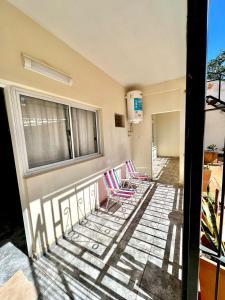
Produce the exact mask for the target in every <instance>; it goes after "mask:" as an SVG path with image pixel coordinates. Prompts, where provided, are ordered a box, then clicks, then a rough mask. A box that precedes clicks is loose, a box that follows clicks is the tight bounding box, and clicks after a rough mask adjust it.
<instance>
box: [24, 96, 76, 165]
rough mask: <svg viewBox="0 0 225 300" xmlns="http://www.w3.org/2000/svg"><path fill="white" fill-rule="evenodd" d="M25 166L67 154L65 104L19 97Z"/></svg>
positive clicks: (69, 153)
mask: <svg viewBox="0 0 225 300" xmlns="http://www.w3.org/2000/svg"><path fill="white" fill-rule="evenodd" d="M20 103H21V110H22V117H23V126H24V133H25V139H26V148H27V155H28V163H29V168H34V167H39V166H43V165H48V164H51V163H55V162H59V161H64V160H67V159H70V158H71V141H70V140H71V139H70V125H69V107H68V106H67V105H63V104H59V103H54V102H50V101H45V100H41V99H37V98H32V97H28V96H22V95H21V97H20Z"/></svg>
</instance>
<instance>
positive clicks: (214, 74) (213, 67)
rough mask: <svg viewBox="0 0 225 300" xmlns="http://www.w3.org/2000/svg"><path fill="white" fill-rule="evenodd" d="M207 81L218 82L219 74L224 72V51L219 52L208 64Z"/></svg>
mask: <svg viewBox="0 0 225 300" xmlns="http://www.w3.org/2000/svg"><path fill="white" fill-rule="evenodd" d="M207 69H208V74H207V75H208V79H210V80H218V77H219V75H218V74H220V73H224V72H225V50H222V51H220V53H219V54H218V55H217V56H216V57H215V58H214V59H211V60H210V61H209V62H208V66H207Z"/></svg>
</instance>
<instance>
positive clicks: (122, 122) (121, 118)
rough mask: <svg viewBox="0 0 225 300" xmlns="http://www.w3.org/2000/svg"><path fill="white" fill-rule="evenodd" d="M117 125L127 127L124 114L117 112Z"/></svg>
mask: <svg viewBox="0 0 225 300" xmlns="http://www.w3.org/2000/svg"><path fill="white" fill-rule="evenodd" d="M115 126H116V127H123V128H124V127H125V119H124V115H119V114H115Z"/></svg>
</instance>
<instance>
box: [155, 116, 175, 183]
mask: <svg viewBox="0 0 225 300" xmlns="http://www.w3.org/2000/svg"><path fill="white" fill-rule="evenodd" d="M179 157H180V113H179V111H174V112H165V113H159V114H153V115H152V178H153V180H157V181H159V182H162V183H166V184H178V183H179Z"/></svg>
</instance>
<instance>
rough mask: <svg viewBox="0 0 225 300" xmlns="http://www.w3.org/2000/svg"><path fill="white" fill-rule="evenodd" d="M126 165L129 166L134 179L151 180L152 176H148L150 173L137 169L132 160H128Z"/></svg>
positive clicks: (128, 168)
mask: <svg viewBox="0 0 225 300" xmlns="http://www.w3.org/2000/svg"><path fill="white" fill-rule="evenodd" d="M126 166H127V170H128V173H129V175H130V177H131V178H132V179H135V180H138V181H150V177H149V176H148V174H146V173H140V172H138V171H137V169H136V167H135V165H134V163H133V161H132V160H127V161H126Z"/></svg>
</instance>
